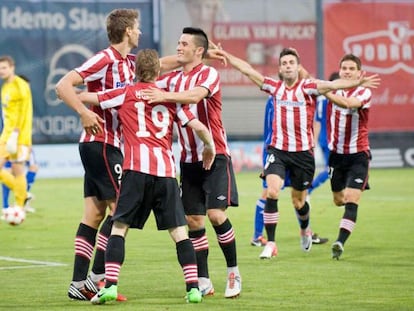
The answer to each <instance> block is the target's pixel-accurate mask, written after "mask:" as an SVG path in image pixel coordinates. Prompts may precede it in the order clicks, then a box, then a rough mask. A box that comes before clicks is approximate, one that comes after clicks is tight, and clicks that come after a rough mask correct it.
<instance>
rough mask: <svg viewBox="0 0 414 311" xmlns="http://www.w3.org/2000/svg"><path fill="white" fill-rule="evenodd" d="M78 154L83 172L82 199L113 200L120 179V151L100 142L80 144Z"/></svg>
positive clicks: (122, 158) (121, 158)
mask: <svg viewBox="0 0 414 311" xmlns="http://www.w3.org/2000/svg"><path fill="white" fill-rule="evenodd" d="M79 154H80V158H81V161H82V165H83V168H84V170H85V176H84V183H83V193H84V197H85V198H86V197H97V198H98V200H100V201H103V200H115V199H116V197H117V193H118V191H119V183H120V181H121V177H122V162H123V160H124V157H123V155H122V152H121V149H119V148H116V147H114V146H112V145H108V144H104V143H101V142H90V143H80V144H79Z"/></svg>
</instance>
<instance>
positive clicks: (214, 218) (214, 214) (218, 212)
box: [207, 208, 227, 226]
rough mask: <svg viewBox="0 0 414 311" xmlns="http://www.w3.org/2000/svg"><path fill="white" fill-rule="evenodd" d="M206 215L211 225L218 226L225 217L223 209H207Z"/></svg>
mask: <svg viewBox="0 0 414 311" xmlns="http://www.w3.org/2000/svg"><path fill="white" fill-rule="evenodd" d="M207 215H208V219H209V220H210V222H211V224H212V225H213V226H219V225H221V224H222V223H223V222H224V221H225V220H226V219H227V215H226V213H225V210H224V209H218V208H216V209H209V210H208V212H207Z"/></svg>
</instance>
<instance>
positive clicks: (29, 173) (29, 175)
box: [2, 149, 39, 213]
mask: <svg viewBox="0 0 414 311" xmlns="http://www.w3.org/2000/svg"><path fill="white" fill-rule="evenodd" d="M25 166H26V168H27V169H26V183H27V188H26V191H27V196H26V200H25V202H24V206H23V209H24V211H25V212H28V213H34V212H36V209H35V208H34V207H32V206H31V205H30V202H31V200H32V199H33V195H32V194H31V193H30V189H31V188H32V186H33V183H34V182H35V180H36V174H37V171H38V170H39V166H38V165H37V163H36V159H35V156H34V153H33V149H32V150H31V152H30V159H29V160H28V161H25ZM4 167H5V168H6V169H9V170H11V172H12V173H13V171H14V168H13V163H12V162H10V161H7V162H6V164H5V165H4ZM9 194H10V188H9V187H7V186H6V185H5V184H2V196H3V209H5V208H8V207H9Z"/></svg>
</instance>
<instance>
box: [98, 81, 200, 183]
mask: <svg viewBox="0 0 414 311" xmlns="http://www.w3.org/2000/svg"><path fill="white" fill-rule="evenodd" d="M148 87H155V84H153V83H137V84H135V85H129V86H125V87H124V88H120V89H113V90H107V91H102V92H99V93H98V99H99V102H100V105H101V107H102V109H105V110H106V109H116V110H117V112H118V114H119V120H120V123H121V125H122V131H123V135H124V136H123V137H124V140H125V141H124V145H125V146H124V162H123V169H124V170H133V171H137V172H141V173H145V174H150V175H154V176H159V177H175V174H176V171H175V161H174V156H173V151H172V141H173V125H174V122H175V121H178V120H179V122H181V123H182V124H184V125H185V124H187V123H188V122H189V121H191V120H192V119H194V116H193V115H192V114H191V112H190V111H189V109H187V108H186V107H181V105H177V104H175V103H158V104H148V102H147V101H146V100H144V99H143V98H142V97H141V92H140V91H141V90H142V89H145V88H148Z"/></svg>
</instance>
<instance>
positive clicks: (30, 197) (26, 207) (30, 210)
mask: <svg viewBox="0 0 414 311" xmlns="http://www.w3.org/2000/svg"><path fill="white" fill-rule="evenodd" d="M33 199H34V196H33V194H31V193H30V192H28V193H27V196H26V199H25V200H24V204H23V209H24V211H25V212H27V213H34V212H36V209H35V208H34V207H31V206H30V201H32V200H33Z"/></svg>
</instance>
